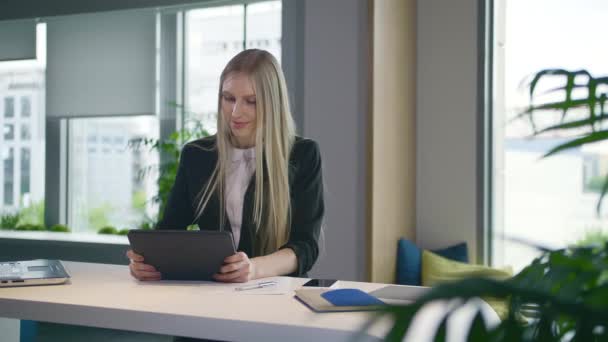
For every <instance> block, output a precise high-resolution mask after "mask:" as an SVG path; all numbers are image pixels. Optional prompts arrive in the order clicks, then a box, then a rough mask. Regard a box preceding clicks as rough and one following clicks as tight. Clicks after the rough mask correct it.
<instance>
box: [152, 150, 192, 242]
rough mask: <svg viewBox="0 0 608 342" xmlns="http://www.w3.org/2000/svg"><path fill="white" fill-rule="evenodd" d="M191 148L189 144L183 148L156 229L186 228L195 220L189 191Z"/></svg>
mask: <svg viewBox="0 0 608 342" xmlns="http://www.w3.org/2000/svg"><path fill="white" fill-rule="evenodd" d="M189 150H191V149H190V148H188V145H186V146H184V148H183V149H182V153H181V156H180V160H179V166H178V168H177V175H176V176H175V182H174V183H173V187H172V188H171V191H170V192H169V198H168V199H167V204H166V206H165V211H164V214H163V217H162V219H161V220H160V221H159V222H158V224H157V225H156V229H173V230H184V229H186V227H188V226H189V225H191V224H192V222H193V221H194V209H193V207H192V203H191V202H190V196H189V193H188V163H189V159H191V156H189V154H190V153H189Z"/></svg>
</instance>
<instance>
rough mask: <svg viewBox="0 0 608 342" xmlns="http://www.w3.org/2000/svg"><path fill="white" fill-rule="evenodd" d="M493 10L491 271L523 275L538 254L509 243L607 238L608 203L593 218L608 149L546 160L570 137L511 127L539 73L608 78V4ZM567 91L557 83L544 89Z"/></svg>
mask: <svg viewBox="0 0 608 342" xmlns="http://www.w3.org/2000/svg"><path fill="white" fill-rule="evenodd" d="M494 3H495V15H494V22H495V27H494V31H495V38H494V49H493V50H494V77H493V79H494V97H493V98H494V108H493V111H494V142H495V144H494V151H493V153H494V166H495V167H494V170H493V178H494V214H495V215H494V230H493V236H494V239H493V241H492V258H493V262H494V264H498V265H501V264H508V265H513V266H514V267H515V268H516V269H519V268H521V267H522V266H524V265H525V264H527V263H528V262H530V261H531V259H532V258H533V257H535V256H536V255H537V253H538V252H537V251H535V250H534V249H532V248H530V247H527V246H526V245H525V244H521V243H520V242H514V241H513V240H512V239H511V238H515V239H520V240H525V241H529V242H532V243H536V244H541V245H544V246H548V247H563V246H566V245H569V244H574V243H577V242H578V241H580V240H583V239H587V238H589V237H590V236H594V235H597V234H602V232H604V233H606V232H608V221H607V220H606V217H607V215H608V204H604V206H603V208H602V211H601V215H600V216H598V215H597V214H596V212H595V208H596V203H597V200H598V197H599V191H600V189H601V184H602V181H603V177H604V176H605V175H606V173H607V172H608V146H607V145H606V144H596V145H593V146H586V147H583V148H576V149H571V150H569V151H567V152H564V153H560V154H557V155H554V156H550V157H548V158H546V159H541V156H542V155H543V154H544V153H546V152H548V151H549V149H551V148H552V147H554V146H556V145H558V144H559V143H560V142H564V141H565V140H566V139H567V138H569V136H570V137H571V135H572V133H568V134H566V133H561V132H557V133H554V134H550V135H549V134H546V135H540V136H534V137H532V132H533V131H532V127H531V125H530V122H529V121H526V120H513V118H514V117H515V116H516V115H517V114H518V113H520V112H521V111H522V109H523V108H524V107H525V106H526V105H527V104H528V95H527V93H526V91H527V88H526V83H525V82H523V81H524V80H525V79H526V78H527V77H529V76H530V75H531V74H533V73H535V72H537V71H540V70H541V69H548V68H563V69H567V70H578V69H586V70H588V71H589V72H591V73H592V74H593V75H595V76H601V75H604V76H606V75H608V63H607V62H606V56H607V55H608V45H607V44H605V32H606V29H605V25H604V22H605V18H606V17H608V2H606V1H598V0H580V1H565V0H560V1H556V0H536V1H527V0H496V1H495V2H494ZM522 82H523V83H522ZM560 82H561V83H560ZM522 84H523V86H522ZM563 85H564V84H563V80H562V81H559V80H557V79H556V83H555V84H545V87H546V88H547V89H550V88H552V87H559V86H563Z"/></svg>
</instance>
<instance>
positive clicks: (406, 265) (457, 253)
mask: <svg viewBox="0 0 608 342" xmlns="http://www.w3.org/2000/svg"><path fill="white" fill-rule="evenodd" d="M432 252H433V253H435V254H439V255H441V256H442V257H444V258H448V259H450V260H454V261H459V262H469V253H468V250H467V244H466V242H461V243H458V244H455V245H452V246H449V247H446V248H442V249H436V250H433V251H432ZM397 284H400V285H414V286H420V285H421V284H422V249H421V248H420V247H418V246H416V244H414V243H413V242H411V241H410V240H407V239H404V238H401V239H399V243H398V244H397Z"/></svg>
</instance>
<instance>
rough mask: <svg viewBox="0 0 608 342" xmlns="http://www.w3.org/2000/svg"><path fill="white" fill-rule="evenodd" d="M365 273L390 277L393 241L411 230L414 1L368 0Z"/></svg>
mask: <svg viewBox="0 0 608 342" xmlns="http://www.w3.org/2000/svg"><path fill="white" fill-rule="evenodd" d="M373 12H374V13H373V16H374V19H373V21H374V25H373V26H374V27H373V36H374V37H373V43H374V52H373V60H374V61H373V68H374V70H373V78H374V81H373V115H372V117H371V118H370V126H371V127H370V129H369V131H370V134H371V140H372V142H371V146H372V151H373V152H372V154H371V160H370V166H371V168H372V170H371V175H370V179H371V180H370V184H369V187H370V196H369V201H370V202H371V203H370V206H371V219H370V222H371V226H370V242H369V253H370V257H369V262H370V265H369V266H370V267H369V270H370V276H371V280H372V281H374V282H384V283H393V282H395V278H396V274H395V269H396V261H397V241H398V240H399V238H401V237H406V238H408V239H410V240H414V239H415V235H416V231H415V230H416V1H415V0H376V1H374V9H373Z"/></svg>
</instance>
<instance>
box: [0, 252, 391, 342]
mask: <svg viewBox="0 0 608 342" xmlns="http://www.w3.org/2000/svg"><path fill="white" fill-rule="evenodd" d="M64 265H65V266H66V268H67V269H68V271H69V273H70V274H71V276H72V278H71V280H70V283H69V284H66V285H58V286H35V287H14V288H2V289H0V316H2V317H10V318H20V319H30V320H37V321H46V322H54V323H66V324H76V325H85V326H94V327H102V328H111V329H121V330H132V331H140V332H150V333H158V334H165V335H175V336H190V337H202V338H209V339H221V340H230V341H241V340H248V341H252V340H260V341H261V340H264V341H268V340H282V339H290V340H291V341H298V340H302V341H304V340H308V341H310V340H311V339H312V338H319V339H323V340H332V341H339V340H348V339H350V338H352V336H353V333H356V332H358V331H359V329H360V327H361V326H362V325H363V324H364V323H365V322H366V321H367V320H368V319H369V317H370V316H369V313H364V312H352V313H328V314H317V313H314V312H312V311H310V310H309V309H308V308H307V307H305V306H304V305H302V304H301V303H300V302H298V301H297V300H295V299H294V298H293V293H291V294H285V295H251V294H243V293H239V292H238V291H233V290H232V289H231V288H226V286H218V285H217V284H215V283H201V282H196V283H194V282H139V281H137V280H135V279H133V278H132V277H131V276H130V275H129V272H128V268H127V267H126V266H118V265H105V264H91V263H77V262H64ZM286 280H287V281H288V282H289V283H290V286H291V287H292V288H293V289H295V288H298V287H299V286H301V284H302V283H304V282H305V281H306V279H301V278H286ZM345 286H348V287H356V288H360V289H363V290H366V291H371V290H374V289H377V288H380V287H382V286H383V284H373V283H359V282H342V287H345ZM385 333H386V325H384V328H382V327H375V328H372V329H371V330H370V332H369V334H370V335H369V337H373V336H376V337H379V336H383V335H384V334H385ZM372 339H373V338H372Z"/></svg>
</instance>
